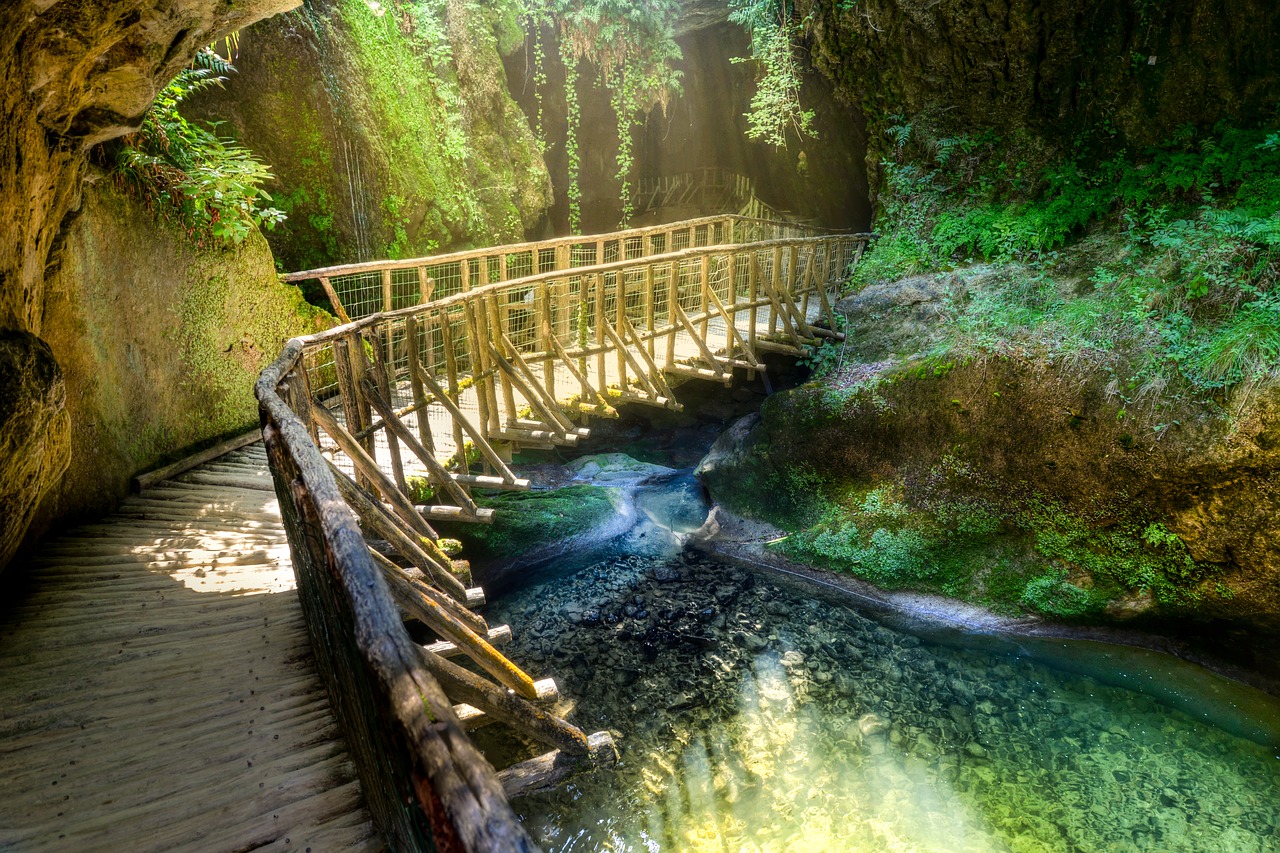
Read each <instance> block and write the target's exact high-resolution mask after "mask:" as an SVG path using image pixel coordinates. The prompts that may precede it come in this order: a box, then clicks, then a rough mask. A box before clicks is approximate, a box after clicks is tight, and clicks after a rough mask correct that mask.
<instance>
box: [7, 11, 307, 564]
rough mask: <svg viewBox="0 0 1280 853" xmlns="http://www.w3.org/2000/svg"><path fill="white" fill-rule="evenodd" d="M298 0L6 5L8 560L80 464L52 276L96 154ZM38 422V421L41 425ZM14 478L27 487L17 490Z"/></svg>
mask: <svg viewBox="0 0 1280 853" xmlns="http://www.w3.org/2000/svg"><path fill="white" fill-rule="evenodd" d="M294 5H296V0H165V2H162V3H161V2H142V0H10V2H6V3H4V4H2V5H0V78H2V79H4V81H5V84H4V87H3V89H2V90H0V93H2V94H0V100H2V102H3V103H2V104H0V106H2V107H3V115H4V116H5V121H3V122H0V336H3V341H4V356H3V357H4V359H5V363H6V367H8V366H13V367H14V369H5V370H3V371H0V400H5V401H6V402H5V404H4V405H3V406H0V435H3V436H4V440H3V442H0V483H2V484H4V487H3V488H0V567H3V566H5V565H6V564H7V563H8V562H9V560H10V559H11V557H12V555H13V553H14V552H15V550H16V549H17V548H18V546H19V544H20V543H21V541H22V538H23V536H24V535H25V533H26V530H27V526H28V524H29V522H30V519H31V518H32V516H33V513H34V508H35V506H36V505H37V504H38V503H39V502H40V500H41V499H42V497H43V495H44V494H45V493H47V492H48V491H49V489H50V488H51V487H52V486H53V485H54V484H55V483H56V482H57V480H58V478H59V477H60V476H61V475H62V473H63V472H64V471H65V470H66V469H67V467H68V465H69V464H70V463H71V461H72V459H71V450H70V448H71V440H70V430H71V427H70V418H69V417H67V416H66V408H65V406H66V402H65V401H66V399H67V394H66V384H65V380H64V378H63V371H62V369H61V367H60V366H59V364H58V363H57V362H56V360H55V359H54V357H53V354H52V351H51V349H50V348H49V346H48V344H47V343H45V342H44V341H43V340H41V334H42V331H43V327H44V305H45V281H46V273H47V268H48V266H49V265H50V262H51V261H53V262H54V263H56V251H55V247H56V244H57V242H58V239H59V235H60V233H61V232H62V229H63V227H64V223H65V221H66V220H67V218H68V216H69V215H71V214H72V213H73V212H74V210H75V209H76V208H77V206H78V205H79V201H80V187H81V178H82V176H83V174H84V169H85V168H86V164H87V155H88V151H89V149H90V148H91V147H92V146H93V145H95V144H96V143H98V142H101V141H103V140H106V139H110V138H113V137H116V136H120V135H122V134H124V133H126V132H128V131H130V130H132V129H134V128H136V127H137V126H138V124H139V123H140V121H141V118H142V115H143V113H144V112H145V111H146V109H147V107H148V106H150V104H151V101H152V99H153V98H154V97H155V94H156V92H157V90H158V89H159V88H160V87H161V86H163V85H164V84H165V83H166V82H167V81H168V80H169V79H171V78H172V77H173V75H174V74H176V73H177V71H178V70H179V69H180V68H182V66H183V65H185V64H186V63H187V62H189V61H190V59H191V56H192V55H193V54H194V53H195V51H196V50H198V49H199V48H200V47H201V46H202V45H206V44H208V43H209V42H211V41H213V40H214V39H216V38H220V37H221V36H223V35H225V34H226V33H229V32H232V31H234V30H238V29H240V28H242V27H245V26H247V25H249V24H251V23H252V22H254V21H255V20H258V19H259V18H262V17H264V16H266V15H270V14H274V13H276V12H279V11H282V10H284V9H287V8H290V7H292V6H294ZM33 424H36V425H39V426H40V428H36V429H33V428H32V425H33ZM15 484H17V486H16V487H15Z"/></svg>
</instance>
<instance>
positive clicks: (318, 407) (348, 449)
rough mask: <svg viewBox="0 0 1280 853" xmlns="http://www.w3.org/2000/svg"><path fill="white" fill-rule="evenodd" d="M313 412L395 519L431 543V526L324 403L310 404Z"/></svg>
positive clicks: (432, 535) (434, 534)
mask: <svg viewBox="0 0 1280 853" xmlns="http://www.w3.org/2000/svg"><path fill="white" fill-rule="evenodd" d="M312 412H314V413H315V418H316V421H318V422H319V424H320V426H322V427H324V431H325V432H327V433H329V437H330V438H332V439H333V440H334V441H336V442H337V443H338V447H340V448H342V452H343V453H346V454H347V456H349V457H350V458H351V462H352V464H354V465H355V469H356V471H357V472H359V473H361V474H363V475H364V477H365V478H366V479H367V480H369V481H370V482H371V483H373V484H374V486H376V487H377V489H378V491H379V492H380V493H381V494H382V498H383V499H384V500H385V501H387V503H389V504H391V506H392V508H393V509H394V510H395V513H396V515H398V516H399V517H400V519H401V520H402V521H404V523H405V524H406V525H407V526H408V527H409V529H410V530H412V531H413V532H414V533H415V534H417V535H418V536H421V537H423V538H425V539H429V540H432V541H434V540H435V539H436V538H437V537H436V532H435V531H434V530H432V529H431V526H430V525H429V524H427V523H426V521H424V520H423V519H422V516H420V515H418V513H417V511H416V510H415V509H414V508H413V504H412V503H410V502H409V498H408V497H406V496H405V494H404V493H403V492H401V491H400V490H399V489H397V488H396V485H395V483H393V482H391V480H390V479H388V478H387V475H386V474H384V473H382V469H381V468H379V467H378V463H377V462H374V461H373V458H372V457H370V456H369V455H368V454H367V453H365V452H364V448H362V447H361V446H360V444H359V442H357V441H356V440H355V439H354V438H352V437H351V433H349V432H347V431H346V430H345V429H344V428H343V427H342V425H341V424H340V423H338V419H337V418H335V417H334V416H333V414H332V413H331V412H330V411H329V410H328V409H326V408H325V407H324V404H323V403H320V402H318V401H315V400H312Z"/></svg>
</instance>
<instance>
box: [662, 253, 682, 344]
mask: <svg viewBox="0 0 1280 853" xmlns="http://www.w3.org/2000/svg"><path fill="white" fill-rule="evenodd" d="M679 309H680V262H679V261H672V262H671V276H670V278H669V279H668V281H667V325H668V326H669V327H671V331H670V332H669V333H668V334H667V362H666V365H664V366H666V367H670V366H671V365H673V364H675V363H676V330H677V329H678V328H679V324H680V321H679V320H677V319H676V312H677V311H678V310H679Z"/></svg>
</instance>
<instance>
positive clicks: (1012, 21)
mask: <svg viewBox="0 0 1280 853" xmlns="http://www.w3.org/2000/svg"><path fill="white" fill-rule="evenodd" d="M796 12H797V15H799V16H800V17H803V18H807V19H808V20H809V21H810V32H811V38H810V46H811V52H812V57H813V63H814V65H815V66H816V67H817V68H819V69H820V70H821V71H822V72H823V73H825V74H826V75H827V76H828V77H830V79H831V80H832V81H833V82H834V83H835V85H836V88H837V91H838V92H840V93H841V94H842V95H843V96H845V97H847V98H850V99H851V100H853V101H854V102H856V103H859V104H861V105H862V106H863V108H864V110H865V112H866V115H868V116H869V117H871V118H872V124H873V125H874V128H873V132H872V134H871V137H870V140H871V146H872V148H873V149H878V151H879V152H882V151H884V150H885V149H886V148H887V146H889V145H890V144H891V142H890V140H889V139H888V138H887V137H885V136H884V135H883V134H882V133H881V131H882V130H883V129H884V128H885V127H886V126H888V125H889V124H891V123H902V122H904V121H905V122H913V121H917V122H918V121H924V122H927V123H929V124H931V125H933V127H932V129H933V130H934V131H935V132H936V133H937V134H938V135H939V136H943V135H947V134H949V133H950V134H957V133H962V134H973V133H976V132H977V131H979V130H982V129H987V128H990V129H993V130H994V131H995V132H996V133H999V134H1001V135H1008V134H1013V133H1019V132H1021V133H1025V134H1029V135H1030V136H1031V137H1032V138H1033V139H1034V140H1035V142H1036V144H1038V145H1041V146H1046V147H1049V148H1051V149H1053V150H1055V151H1056V152H1057V153H1058V154H1059V155H1061V154H1063V153H1065V152H1067V151H1069V150H1070V149H1071V147H1072V146H1073V145H1074V144H1076V143H1077V142H1081V141H1083V142H1086V143H1087V144H1090V145H1093V146H1097V147H1100V148H1102V149H1103V150H1112V151H1114V150H1118V149H1120V148H1123V147H1126V146H1127V147H1130V148H1136V147H1141V146H1145V145H1149V144H1152V143H1155V142H1159V141H1161V140H1164V139H1167V138H1169V137H1170V136H1172V135H1173V133H1174V132H1175V131H1176V130H1177V129H1178V128H1180V127H1182V126H1183V125H1185V124H1188V123H1190V124H1194V125H1196V126H1198V127H1200V128H1202V129H1203V128H1207V127H1209V126H1211V125H1212V124H1213V123H1214V122H1216V121H1218V120H1220V119H1223V118H1228V119H1231V120H1232V121H1235V122H1239V123H1254V122H1258V121H1268V120H1271V119H1273V118H1274V115H1275V105H1276V99H1277V96H1278V93H1280V7H1278V6H1277V5H1276V4H1275V3H1273V2H1271V0H1168V2H1154V0H1120V2H1112V0H991V2H976V3H975V2H971V0H927V1H926V0H858V2H856V3H818V2H814V0H799V2H797V3H796ZM878 151H876V150H873V152H872V157H871V160H872V164H873V165H874V164H875V163H877V162H878V161H879V159H880V157H879V153H878Z"/></svg>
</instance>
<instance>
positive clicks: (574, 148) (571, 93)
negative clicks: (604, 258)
mask: <svg viewBox="0 0 1280 853" xmlns="http://www.w3.org/2000/svg"><path fill="white" fill-rule="evenodd" d="M560 61H561V62H563V63H564V102H565V131H564V153H565V157H566V159H567V160H568V163H569V187H568V189H567V190H565V195H566V196H567V197H568V199H569V231H570V233H572V234H580V233H582V187H581V186H579V184H578V177H579V175H580V173H581V171H582V160H581V157H579V154H578V122H579V121H580V118H581V116H580V114H579V109H578V58H577V57H576V56H574V55H573V51H572V50H571V49H570V48H569V43H568V42H567V41H563V40H562V41H561V42H560Z"/></svg>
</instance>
